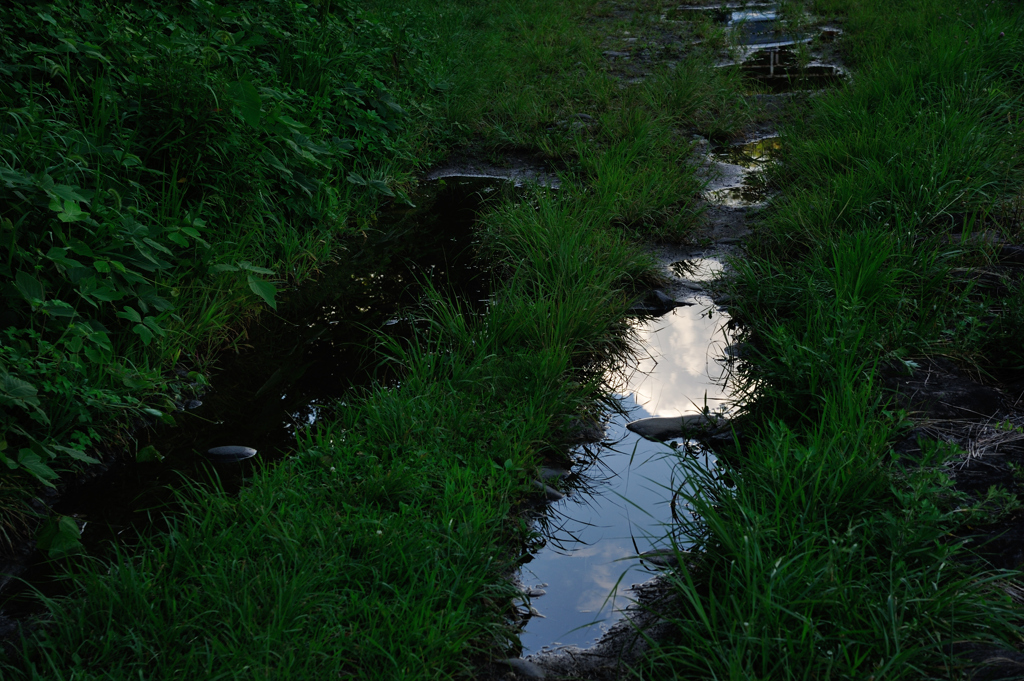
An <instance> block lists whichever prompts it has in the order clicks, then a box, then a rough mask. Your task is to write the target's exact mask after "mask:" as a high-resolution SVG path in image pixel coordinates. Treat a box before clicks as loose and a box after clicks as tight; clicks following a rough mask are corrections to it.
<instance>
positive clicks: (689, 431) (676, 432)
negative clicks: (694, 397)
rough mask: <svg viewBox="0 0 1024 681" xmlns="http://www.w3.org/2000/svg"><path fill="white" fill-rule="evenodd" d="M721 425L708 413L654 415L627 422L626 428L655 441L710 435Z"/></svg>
mask: <svg viewBox="0 0 1024 681" xmlns="http://www.w3.org/2000/svg"><path fill="white" fill-rule="evenodd" d="M719 427H720V424H719V420H718V419H717V418H715V417H714V416H709V415H707V414H688V415H686V416H654V417H651V418H648V419H640V420H639V421H633V422H632V423H627V424H626V428H627V429H629V430H630V431H632V432H634V433H636V434H637V435H639V436H640V437H642V438H646V439H648V440H653V441H655V442H664V441H666V440H674V439H686V438H687V437H692V436H695V435H708V434H711V433H713V432H715V431H717V430H718V429H719Z"/></svg>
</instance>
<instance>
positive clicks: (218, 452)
mask: <svg viewBox="0 0 1024 681" xmlns="http://www.w3.org/2000/svg"><path fill="white" fill-rule="evenodd" d="M206 453H207V454H209V456H210V458H211V459H214V460H215V461H229V462H230V461H244V460H245V459H251V458H252V457H254V456H256V450H255V449H253V448H252V447H240V446H237V445H226V446H223V447H213V448H212V449H209V450H207V452H206Z"/></svg>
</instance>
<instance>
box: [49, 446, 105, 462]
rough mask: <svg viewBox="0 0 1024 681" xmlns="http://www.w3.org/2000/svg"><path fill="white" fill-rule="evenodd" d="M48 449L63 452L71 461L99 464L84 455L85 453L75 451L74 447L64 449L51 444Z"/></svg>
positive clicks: (96, 460)
mask: <svg viewBox="0 0 1024 681" xmlns="http://www.w3.org/2000/svg"><path fill="white" fill-rule="evenodd" d="M50 447H51V448H53V449H56V450H57V451H59V452H64V453H65V454H67V455H68V456H70V457H71V458H72V459H75V460H76V461H82V462H85V463H99V462H100V461H99V459H94V458H92V457H91V456H89V455H88V454H86V453H85V452H83V451H82V450H80V449H75V448H74V447H65V446H64V445H53V444H51V445H50Z"/></svg>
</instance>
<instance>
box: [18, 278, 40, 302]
mask: <svg viewBox="0 0 1024 681" xmlns="http://www.w3.org/2000/svg"><path fill="white" fill-rule="evenodd" d="M14 281H15V283H14V285H15V286H17V287H18V291H19V292H20V293H21V295H23V296H24V297H25V300H27V301H28V302H30V303H32V304H33V305H38V304H39V303H41V302H43V300H44V298H43V285H42V284H40V283H39V280H38V279H36V278H35V277H33V276H32V275H31V274H26V273H25V272H18V274H17V275H16V276H15V278H14Z"/></svg>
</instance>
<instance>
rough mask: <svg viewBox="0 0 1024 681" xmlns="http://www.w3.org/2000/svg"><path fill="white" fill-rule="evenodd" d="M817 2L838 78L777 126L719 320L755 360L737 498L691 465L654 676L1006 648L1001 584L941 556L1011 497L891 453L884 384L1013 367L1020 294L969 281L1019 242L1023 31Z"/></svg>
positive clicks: (944, 674)
mask: <svg viewBox="0 0 1024 681" xmlns="http://www.w3.org/2000/svg"><path fill="white" fill-rule="evenodd" d="M816 9H817V11H818V12H819V13H821V14H824V15H826V16H827V15H833V14H837V13H838V14H840V15H841V16H843V17H844V19H845V21H844V24H843V25H844V28H845V29H846V30H847V36H846V38H844V41H846V42H845V43H844V44H846V45H848V48H849V49H848V52H847V58H848V59H850V60H852V66H853V67H854V69H855V73H856V76H855V78H854V81H853V83H852V85H850V86H847V87H845V88H841V89H839V91H837V92H834V93H830V94H828V95H826V96H822V97H818V98H814V99H812V100H810V101H808V102H807V103H806V106H805V108H804V109H803V110H802V112H801V113H800V115H799V117H798V118H797V119H796V120H795V121H794V123H792V124H791V125H790V126H789V127H785V128H784V129H783V150H784V152H783V155H782V160H781V163H780V164H779V165H778V166H777V167H776V168H775V169H774V170H773V177H772V179H773V182H774V185H775V186H776V187H777V188H778V189H779V190H780V191H781V194H780V195H779V196H778V197H777V198H776V199H775V200H774V201H773V204H772V208H771V209H770V210H769V211H768V212H767V214H766V215H765V216H764V217H763V219H762V220H761V221H760V222H759V223H758V226H757V227H758V228H757V231H756V238H755V239H754V240H753V242H752V244H751V249H750V257H749V258H746V259H744V260H739V261H737V262H736V263H735V266H736V269H737V276H736V279H735V286H736V290H735V294H736V306H735V308H734V309H733V310H732V311H733V314H734V315H735V316H736V317H737V318H738V319H739V320H740V321H742V323H743V329H744V331H743V333H744V336H745V339H746V340H747V341H749V342H751V344H752V347H753V348H754V353H755V354H754V357H753V358H752V359H751V361H750V363H749V364H748V365H747V366H746V368H745V371H744V375H743V376H742V380H741V382H740V383H741V386H740V388H741V390H742V391H745V393H746V395H747V401H746V403H745V405H744V411H745V413H744V416H743V418H742V419H741V422H742V423H743V425H742V428H743V429H744V430H745V432H744V438H743V441H742V444H741V445H740V446H739V447H738V448H737V451H735V452H733V453H732V454H731V455H730V456H729V458H728V461H729V467H730V469H732V470H731V473H732V474H731V475H730V476H726V478H725V479H726V480H732V481H734V482H735V487H734V488H732V487H730V486H728V485H727V484H725V482H724V481H723V479H722V478H719V477H715V476H712V475H709V474H708V473H707V472H706V471H700V470H698V469H691V468H692V467H687V474H688V475H689V476H690V477H691V478H696V479H697V480H699V481H700V483H699V485H697V487H698V488H700V489H701V490H702V491H703V493H704V494H703V495H701V496H695V497H693V498H690V499H688V502H689V503H690V504H691V506H692V508H693V511H694V516H693V518H692V519H691V520H690V521H688V522H687V523H685V526H684V530H685V531H687V532H688V533H690V534H692V535H693V536H697V537H700V549H701V554H700V555H701V559H700V560H699V561H696V562H695V563H694V564H693V565H692V569H690V570H685V571H681V573H680V574H678V575H677V576H675V577H674V578H673V583H674V586H675V590H676V592H677V595H678V597H679V601H678V602H679V603H680V608H679V610H680V611H679V612H678V613H675V615H674V616H675V618H676V621H677V623H678V627H677V638H676V639H675V640H674V641H672V642H671V643H670V644H666V645H665V646H664V647H663V648H662V649H661V651H660V654H659V656H658V657H657V658H656V659H655V660H654V661H653V662H652V664H653V667H654V670H655V671H661V672H663V673H664V674H665V675H666V676H674V675H677V674H678V675H682V676H685V677H687V678H689V677H695V678H730V679H748V678H765V679H768V678H770V679H797V678H799V679H806V678H857V679H867V678H874V679H882V678H884V679H896V678H914V679H919V678H959V675H960V674H961V671H962V668H963V662H962V661H960V660H958V659H957V658H955V657H954V656H952V655H951V651H953V649H954V644H961V645H962V644H964V643H966V642H978V643H984V644H990V645H995V646H997V647H1000V646H1001V647H1003V648H1012V647H1014V646H1019V645H1020V643H1021V639H1020V634H1019V626H1020V610H1019V606H1015V605H1014V604H1013V603H1012V602H1011V601H1010V598H1009V596H1008V595H1007V594H1006V592H1005V589H1004V587H1005V585H1006V583H1007V580H1011V579H1014V578H1016V576H1017V574H1016V573H1002V572H999V571H995V570H990V569H988V568H987V567H985V564H984V563H983V562H982V563H979V561H978V560H977V559H976V558H974V559H969V557H968V555H967V552H966V549H965V548H964V546H963V545H962V542H961V541H960V540H961V539H962V538H964V537H967V536H969V535H970V534H972V533H973V531H974V530H973V529H972V528H973V527H975V526H977V525H980V524H984V523H985V522H988V520H989V518H986V515H985V513H986V511H985V509H993V508H995V509H997V514H998V512H999V511H1010V510H1013V509H1014V508H1015V507H1016V506H1017V505H1019V502H1017V501H1016V500H1015V499H1013V498H1012V496H1008V495H1007V494H1006V493H1005V491H1000V490H997V489H993V490H990V492H989V495H988V497H986V498H982V499H972V498H969V497H967V496H966V495H964V494H962V493H958V492H956V491H954V490H953V485H952V480H951V478H950V475H949V472H948V468H947V464H948V462H949V461H951V460H955V459H956V458H959V457H962V453H960V452H958V451H956V449H955V448H953V447H950V446H946V445H940V444H939V443H935V442H932V443H930V444H929V445H926V447H925V453H924V455H923V457H922V458H921V459H920V460H916V461H914V460H902V459H900V458H897V457H896V456H895V455H894V454H892V453H891V446H892V444H893V443H894V442H895V441H896V440H897V439H899V438H900V437H901V436H902V434H903V433H905V432H906V427H907V426H908V425H910V424H909V422H908V421H907V420H906V415H905V414H902V413H901V412H899V411H897V410H896V409H895V408H894V407H893V406H892V404H891V398H890V397H889V396H888V395H887V394H886V393H885V392H884V391H883V389H882V386H881V382H882V381H881V378H880V376H881V373H882V371H883V370H886V371H890V372H892V371H893V370H894V369H893V367H905V371H906V372H907V373H910V372H911V371H912V369H913V367H914V366H915V364H914V361H913V360H915V359H920V358H921V357H922V356H927V355H935V354H939V355H945V356H948V357H953V358H956V359H957V360H958V361H960V362H962V363H963V364H964V366H966V367H968V368H970V369H971V370H973V371H980V372H994V371H1006V370H1013V371H1016V372H1019V371H1020V370H1021V369H1024V356H1022V354H1021V346H1020V342H1019V339H1020V337H1021V333H1022V332H1024V327H1022V326H1021V318H1020V314H1019V312H1018V311H1017V309H1015V308H1018V307H1019V304H1018V303H1017V301H1018V300H1020V296H1021V295H1022V292H1024V282H1021V281H1020V280H1019V279H1018V280H1017V281H1014V282H1011V283H1010V287H1011V291H1010V293H1009V297H1008V298H1004V299H1003V300H999V299H996V298H994V297H992V296H991V295H986V294H984V293H983V292H981V291H979V290H978V289H977V288H976V287H975V285H974V283H972V281H971V278H972V275H971V273H972V271H974V270H975V269H976V268H978V267H984V266H986V265H988V264H991V263H992V262H994V257H995V255H994V253H995V251H994V247H993V245H992V241H993V239H992V235H993V232H991V231H990V232H989V233H988V234H987V235H986V233H985V231H984V230H994V233H995V234H998V236H999V237H1000V238H1007V239H1010V240H1019V238H1020V236H1021V234H1020V223H1019V222H1015V221H1014V219H1013V218H1014V217H1015V216H1014V215H1013V210H1014V206H1013V205H1012V200H1013V198H1014V196H1015V195H1016V193H1017V192H1018V191H1019V188H1020V187H1021V180H1022V170H1024V167H1022V160H1021V155H1020V144H1021V141H1022V139H1021V129H1020V126H1019V125H1018V124H1017V121H1018V120H1019V117H1020V115H1021V113H1022V101H1021V97H1022V94H1024V91H1022V88H1021V86H1022V84H1024V80H1022V77H1024V70H1022V67H1021V64H1022V62H1021V57H1022V55H1024V34H1022V31H1021V28H1022V26H1021V22H1020V17H1019V15H1017V16H1014V14H1013V12H1012V11H1008V12H1007V13H1004V11H1003V8H1002V7H1001V6H1000V5H999V4H998V3H991V4H989V5H985V6H981V7H978V6H971V7H966V6H960V5H958V4H956V3H951V2H950V3H944V2H930V3H904V4H900V5H895V6H894V5H893V4H892V3H884V2H871V1H865V2H860V3H853V4H850V3H836V4H832V5H829V4H827V3H818V7H816ZM952 17H956V19H955V20H954V19H953V18H952ZM1017 217H1019V214H1018V216H1017ZM1014 242H1016V241H1014ZM986 502H987V503H986Z"/></svg>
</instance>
